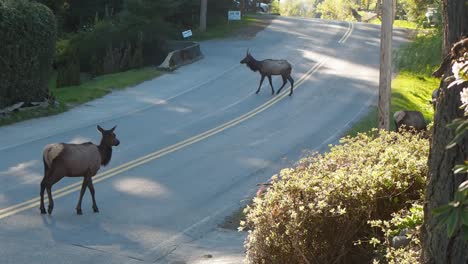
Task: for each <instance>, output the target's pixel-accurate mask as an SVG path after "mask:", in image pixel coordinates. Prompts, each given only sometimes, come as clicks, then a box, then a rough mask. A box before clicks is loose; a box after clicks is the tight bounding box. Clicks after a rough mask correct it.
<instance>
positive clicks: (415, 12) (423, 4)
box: [397, 0, 442, 25]
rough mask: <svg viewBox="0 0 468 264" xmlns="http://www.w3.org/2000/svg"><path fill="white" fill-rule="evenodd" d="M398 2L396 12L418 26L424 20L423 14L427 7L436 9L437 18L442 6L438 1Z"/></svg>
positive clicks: (404, 0) (414, 0)
mask: <svg viewBox="0 0 468 264" xmlns="http://www.w3.org/2000/svg"><path fill="white" fill-rule="evenodd" d="M398 2H399V3H398V10H397V11H398V12H399V13H402V14H405V15H406V17H407V18H408V20H409V21H412V22H416V23H418V24H420V25H422V24H423V22H424V21H425V20H426V17H425V13H426V11H427V8H428V7H431V6H435V7H438V8H439V13H438V14H439V16H440V14H442V12H440V8H441V6H442V5H441V1H440V0H400V1H398ZM439 19H440V18H439ZM439 21H440V20H439Z"/></svg>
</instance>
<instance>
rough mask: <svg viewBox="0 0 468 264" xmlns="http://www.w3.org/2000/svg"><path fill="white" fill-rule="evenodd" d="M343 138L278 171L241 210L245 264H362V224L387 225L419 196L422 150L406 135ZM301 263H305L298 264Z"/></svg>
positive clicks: (367, 249) (424, 144) (423, 143)
mask: <svg viewBox="0 0 468 264" xmlns="http://www.w3.org/2000/svg"><path fill="white" fill-rule="evenodd" d="M373 132H374V133H373V134H358V136H356V137H354V138H350V137H346V138H343V139H342V140H341V144H340V145H337V146H334V147H332V148H331V150H330V152H329V153H326V154H324V155H318V154H317V155H313V156H311V157H308V158H305V159H303V160H301V161H300V162H299V164H298V165H297V167H295V168H291V169H285V170H282V171H281V174H280V176H279V177H275V179H276V180H275V182H274V184H273V185H272V187H271V189H270V190H269V191H268V192H267V193H266V194H265V195H264V196H263V197H257V198H255V199H254V203H253V205H252V206H251V207H247V209H246V222H245V223H241V226H242V227H244V228H245V227H248V228H249V229H250V230H249V236H248V238H247V241H246V243H245V247H246V250H247V256H246V259H247V262H248V263H307V262H309V263H342V262H345V260H351V259H353V260H354V261H355V263H368V261H369V260H370V259H371V258H372V252H373V250H372V247H371V246H370V245H369V244H361V245H359V244H358V245H355V243H354V242H356V241H358V240H366V239H369V238H370V236H371V233H372V228H371V227H370V226H369V225H368V224H367V221H368V220H370V219H382V220H388V219H390V218H391V215H392V213H393V212H397V211H399V210H401V209H402V208H405V207H406V206H407V202H408V201H412V200H417V199H419V198H420V197H421V195H422V190H423V187H424V185H425V175H426V173H427V157H428V151H429V142H428V140H426V139H421V138H419V137H418V136H415V135H412V134H410V133H403V134H397V133H395V132H384V131H382V132H379V136H376V134H377V131H375V130H374V131H373ZM306 260H307V261H306Z"/></svg>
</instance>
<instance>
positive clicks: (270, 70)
mask: <svg viewBox="0 0 468 264" xmlns="http://www.w3.org/2000/svg"><path fill="white" fill-rule="evenodd" d="M240 63H241V64H246V65H247V67H249V68H250V69H251V70H252V71H254V72H257V71H258V72H259V73H260V75H261V76H262V78H261V79H260V85H259V86H258V89H257V92H255V93H256V94H258V93H259V92H260V88H261V87H262V83H263V80H264V79H265V76H267V77H268V81H269V82H270V86H271V94H272V95H273V94H275V89H274V88H273V84H272V83H271V76H272V75H281V77H282V78H283V85H282V86H281V88H279V90H278V91H277V92H276V94H279V93H280V92H281V89H283V87H284V86H285V85H286V83H287V81H286V80H289V82H290V83H291V91H290V92H289V96H291V95H292V94H293V88H294V80H293V78H292V77H291V71H292V67H291V64H289V62H288V61H287V60H271V59H267V60H262V61H258V60H256V59H255V58H254V57H253V56H252V55H251V54H250V53H249V50H247V53H246V55H245V58H244V59H242V60H241V61H240Z"/></svg>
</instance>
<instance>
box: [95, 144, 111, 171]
mask: <svg viewBox="0 0 468 264" xmlns="http://www.w3.org/2000/svg"><path fill="white" fill-rule="evenodd" d="M98 149H99V153H100V154H101V165H104V166H106V165H107V164H109V162H110V160H111V158H112V147H111V146H108V145H106V144H104V142H102V141H101V143H100V144H99V146H98Z"/></svg>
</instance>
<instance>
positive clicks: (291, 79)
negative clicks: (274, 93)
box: [288, 75, 294, 96]
mask: <svg viewBox="0 0 468 264" xmlns="http://www.w3.org/2000/svg"><path fill="white" fill-rule="evenodd" d="M288 80H289V82H290V83H291V91H290V92H289V96H291V95H292V94H293V89H294V79H293V78H292V77H291V75H289V76H288Z"/></svg>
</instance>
